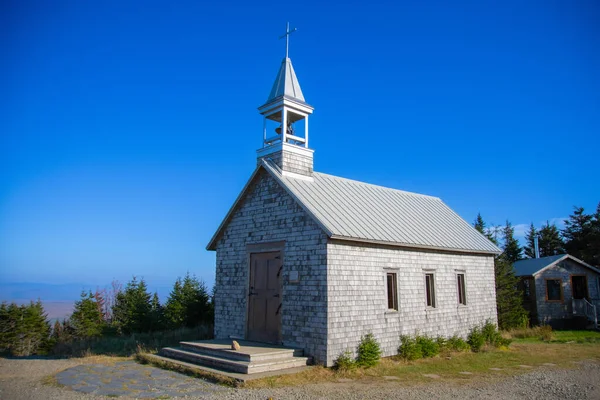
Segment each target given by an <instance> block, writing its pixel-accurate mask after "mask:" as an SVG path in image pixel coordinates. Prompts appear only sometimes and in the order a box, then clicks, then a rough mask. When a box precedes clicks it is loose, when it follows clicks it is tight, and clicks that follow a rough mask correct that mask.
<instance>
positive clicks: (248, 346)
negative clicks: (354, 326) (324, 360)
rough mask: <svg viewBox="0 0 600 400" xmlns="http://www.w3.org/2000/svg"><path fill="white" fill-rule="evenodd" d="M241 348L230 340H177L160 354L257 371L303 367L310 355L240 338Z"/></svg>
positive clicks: (210, 365) (220, 367)
mask: <svg viewBox="0 0 600 400" xmlns="http://www.w3.org/2000/svg"><path fill="white" fill-rule="evenodd" d="M239 344H240V350H232V349H231V341H230V340H207V341H195V342H180V346H179V347H165V348H163V349H162V350H161V351H160V353H159V354H160V356H162V357H166V358H169V359H174V360H180V361H184V362H187V363H192V364H195V365H199V366H205V367H208V368H211V369H217V370H222V371H227V372H233V373H238V374H258V373H263V372H272V371H279V370H285V369H289V368H297V367H303V366H306V365H308V364H309V362H310V359H309V358H308V357H303V356H302V355H303V352H302V350H298V349H293V348H289V347H284V346H276V345H269V344H264V343H256V342H248V341H239Z"/></svg>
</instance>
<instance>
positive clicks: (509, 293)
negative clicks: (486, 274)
mask: <svg viewBox="0 0 600 400" xmlns="http://www.w3.org/2000/svg"><path fill="white" fill-rule="evenodd" d="M494 275H495V278H496V308H497V311H498V326H499V327H500V329H511V328H518V327H524V326H525V325H526V324H527V311H525V309H524V308H523V303H522V299H523V295H522V293H520V292H519V290H518V289H517V284H518V283H519V278H517V277H516V276H515V270H514V268H513V265H512V263H511V262H509V261H508V260H507V259H506V258H504V257H502V256H500V257H497V258H496V260H495V261H494Z"/></svg>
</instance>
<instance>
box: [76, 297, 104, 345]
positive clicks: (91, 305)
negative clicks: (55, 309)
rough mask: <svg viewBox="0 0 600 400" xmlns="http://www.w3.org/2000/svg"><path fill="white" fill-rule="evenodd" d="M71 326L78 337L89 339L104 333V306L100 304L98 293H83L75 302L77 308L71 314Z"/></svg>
mask: <svg viewBox="0 0 600 400" xmlns="http://www.w3.org/2000/svg"><path fill="white" fill-rule="evenodd" d="M70 322H71V326H72V327H73V331H74V336H75V337H76V338H78V339H87V338H92V337H98V336H101V335H102V330H103V329H104V325H105V323H104V318H103V315H102V308H101V307H100V305H99V304H98V301H97V297H96V295H94V294H92V292H91V291H90V292H88V293H87V294H86V293H85V292H82V293H81V298H80V299H79V301H76V302H75V309H74V311H73V314H71V320H70Z"/></svg>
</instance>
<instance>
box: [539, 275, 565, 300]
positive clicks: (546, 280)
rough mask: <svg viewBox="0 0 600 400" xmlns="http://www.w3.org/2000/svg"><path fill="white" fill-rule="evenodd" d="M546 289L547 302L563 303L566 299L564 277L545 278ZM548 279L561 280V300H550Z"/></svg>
mask: <svg viewBox="0 0 600 400" xmlns="http://www.w3.org/2000/svg"><path fill="white" fill-rule="evenodd" d="M544 281H545V284H546V285H545V286H546V287H545V289H546V302H548V303H562V302H563V301H564V293H563V285H562V278H545V279H544ZM548 281H558V282H559V285H558V287H559V291H560V299H559V300H550V299H549V297H548Z"/></svg>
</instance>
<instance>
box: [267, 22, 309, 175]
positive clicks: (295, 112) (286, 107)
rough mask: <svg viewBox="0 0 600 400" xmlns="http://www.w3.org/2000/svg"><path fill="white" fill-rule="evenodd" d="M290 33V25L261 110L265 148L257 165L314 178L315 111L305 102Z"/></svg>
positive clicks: (288, 173)
mask: <svg viewBox="0 0 600 400" xmlns="http://www.w3.org/2000/svg"><path fill="white" fill-rule="evenodd" d="M295 31H296V29H295V28H294V29H293V30H290V24H289V23H288V24H287V29H286V33H285V34H284V35H283V36H281V38H284V37H285V38H286V57H285V58H284V59H283V61H282V62H281V66H280V68H279V72H278V73H277V77H276V78H275V82H274V83H273V87H272V89H271V92H270V94H269V97H268V99H267V101H266V103H265V104H263V105H262V106H260V107H259V108H258V111H259V112H260V113H261V114H262V116H263V147H262V149H259V150H258V151H257V156H258V162H260V160H261V159H267V160H270V161H272V162H274V163H275V165H276V166H278V167H279V168H280V169H281V172H282V174H283V175H288V176H293V177H297V178H303V179H312V173H313V150H311V149H309V148H308V117H309V115H311V114H312V112H313V110H314V108H313V107H312V106H311V105H309V104H308V103H307V102H306V100H305V99H304V95H303V93H302V89H301V88H300V83H299V82H298V78H297V77H296V72H295V71H294V67H293V66H292V60H291V59H290V58H289V36H290V34H291V33H293V32H295Z"/></svg>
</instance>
